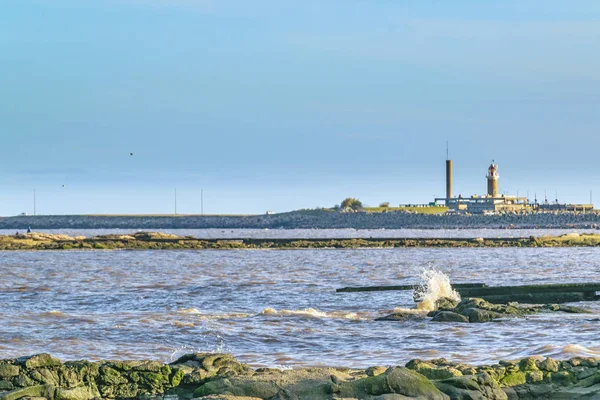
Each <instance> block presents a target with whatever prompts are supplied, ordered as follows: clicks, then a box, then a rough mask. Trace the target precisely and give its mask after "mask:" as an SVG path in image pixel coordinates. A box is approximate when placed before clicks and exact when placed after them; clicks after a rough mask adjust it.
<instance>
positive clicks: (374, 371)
mask: <svg viewBox="0 0 600 400" xmlns="http://www.w3.org/2000/svg"><path fill="white" fill-rule="evenodd" d="M386 370H387V368H386V367H369V368H367V369H366V371H365V372H366V374H367V376H377V375H381V374H383V373H384V372H385V371H386Z"/></svg>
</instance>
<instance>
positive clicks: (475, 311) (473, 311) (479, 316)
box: [465, 308, 502, 323]
mask: <svg viewBox="0 0 600 400" xmlns="http://www.w3.org/2000/svg"><path fill="white" fill-rule="evenodd" d="M465 314H466V316H467V317H469V322H471V323H481V322H491V321H493V320H494V319H497V318H501V317H502V314H500V313H497V312H494V311H488V310H482V309H479V308H468V309H467V310H465Z"/></svg>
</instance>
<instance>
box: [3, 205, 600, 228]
mask: <svg viewBox="0 0 600 400" xmlns="http://www.w3.org/2000/svg"><path fill="white" fill-rule="evenodd" d="M599 225H600V214H597V213H587V214H583V213H558V214H557V213H537V214H528V215H516V214H507V215H489V216H487V215H485V216H484V215H427V214H414V213H407V212H400V211H393V212H385V213H366V212H355V213H346V212H333V211H327V210H302V211H293V212H288V213H280V214H272V215H248V216H226V215H223V216H219V215H206V216H199V215H181V216H143V215H140V216H102V215H40V216H16V217H1V218H0V229H26V228H27V227H29V226H31V227H34V228H35V229H146V230H150V229H152V230H161V229H210V228H220V229H265V228H268V229H277V228H284V229H313V228H314V229H343V228H354V229H381V228H385V229H401V228H412V229H455V228H458V229H469V228H471V229H476V228H525V229H535V228H540V229H545V228H563V229H568V228H598V226H599Z"/></svg>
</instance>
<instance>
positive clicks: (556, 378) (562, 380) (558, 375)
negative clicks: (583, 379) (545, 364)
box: [550, 371, 577, 386]
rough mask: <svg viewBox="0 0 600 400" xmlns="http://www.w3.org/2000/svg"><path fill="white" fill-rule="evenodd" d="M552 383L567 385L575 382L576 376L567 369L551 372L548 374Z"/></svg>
mask: <svg viewBox="0 0 600 400" xmlns="http://www.w3.org/2000/svg"><path fill="white" fill-rule="evenodd" d="M550 377H551V380H552V383H555V384H557V385H562V386H568V385H571V384H573V383H576V382H577V378H576V377H575V375H573V374H572V373H571V372H569V371H558V372H553V373H552V375H550Z"/></svg>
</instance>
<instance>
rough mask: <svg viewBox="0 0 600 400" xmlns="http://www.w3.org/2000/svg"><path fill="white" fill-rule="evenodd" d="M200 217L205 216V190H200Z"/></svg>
mask: <svg viewBox="0 0 600 400" xmlns="http://www.w3.org/2000/svg"><path fill="white" fill-rule="evenodd" d="M200 215H204V189H200Z"/></svg>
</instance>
